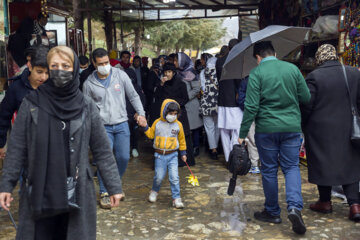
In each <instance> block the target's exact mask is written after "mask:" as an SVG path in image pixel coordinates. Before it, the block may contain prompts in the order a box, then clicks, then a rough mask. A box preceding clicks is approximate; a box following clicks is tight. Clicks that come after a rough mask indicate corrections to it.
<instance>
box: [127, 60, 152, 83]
mask: <svg viewBox="0 0 360 240" xmlns="http://www.w3.org/2000/svg"><path fill="white" fill-rule="evenodd" d="M130 68H131V69H133V70H134V73H135V75H136V79H135V80H136V82H135V83H136V84H137V85H138V86H139V87H140V88H141V89H143V88H144V82H145V81H146V79H147V75H148V73H149V70H148V68H145V67H143V66H141V58H140V56H135V57H134V60H133V64H132V66H131V67H130Z"/></svg>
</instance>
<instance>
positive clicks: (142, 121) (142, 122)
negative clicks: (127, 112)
mask: <svg viewBox="0 0 360 240" xmlns="http://www.w3.org/2000/svg"><path fill="white" fill-rule="evenodd" d="M136 122H137V124H138V125H139V126H140V127H146V126H147V121H146V118H145V117H144V116H139V115H138V116H137V118H136Z"/></svg>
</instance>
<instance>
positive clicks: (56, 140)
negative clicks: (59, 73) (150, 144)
mask: <svg viewBox="0 0 360 240" xmlns="http://www.w3.org/2000/svg"><path fill="white" fill-rule="evenodd" d="M73 68H74V72H73V76H74V79H73V81H70V82H69V83H68V84H67V85H66V86H65V87H63V88H57V87H55V85H54V82H53V81H52V79H51V78H50V79H49V80H48V81H47V83H45V84H44V85H42V86H40V87H39V88H38V90H37V91H34V92H33V93H31V94H30V95H29V96H28V97H27V98H28V99H29V100H30V101H31V102H32V103H33V104H35V105H36V106H38V107H39V115H38V124H37V130H36V149H35V159H36V167H34V170H33V172H32V173H30V175H29V176H30V179H29V184H30V185H32V193H31V203H32V210H33V217H34V218H35V219H38V218H44V217H49V216H55V215H58V214H61V213H64V212H68V211H69V206H68V199H67V183H66V181H67V177H68V175H69V174H70V173H71V172H72V171H68V169H67V167H68V166H69V165H70V164H69V162H70V149H69V142H70V140H69V139H68V138H69V137H70V134H69V131H70V121H71V120H74V119H77V118H80V117H81V116H82V112H83V110H84V108H85V101H84V96H83V94H82V92H81V91H80V90H79V84H80V81H79V72H80V71H79V70H80V67H79V60H78V58H77V56H76V54H75V53H74V67H73ZM64 129H66V130H64ZM67 163H68V164H67Z"/></svg>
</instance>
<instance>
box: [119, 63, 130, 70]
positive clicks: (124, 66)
mask: <svg viewBox="0 0 360 240" xmlns="http://www.w3.org/2000/svg"><path fill="white" fill-rule="evenodd" d="M120 65H121V66H122V67H123V68H124V69H127V68H129V67H130V66H131V64H130V63H124V62H121V61H120Z"/></svg>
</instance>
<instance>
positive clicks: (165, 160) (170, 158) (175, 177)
mask: <svg viewBox="0 0 360 240" xmlns="http://www.w3.org/2000/svg"><path fill="white" fill-rule="evenodd" d="M167 169H169V182H170V187H171V193H172V198H173V199H177V198H180V181H179V171H178V152H174V153H170V154H168V155H162V154H159V153H155V176H154V181H153V186H152V190H153V191H155V192H159V191H160V187H161V182H162V180H163V179H164V177H165V175H166V170H167Z"/></svg>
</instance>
